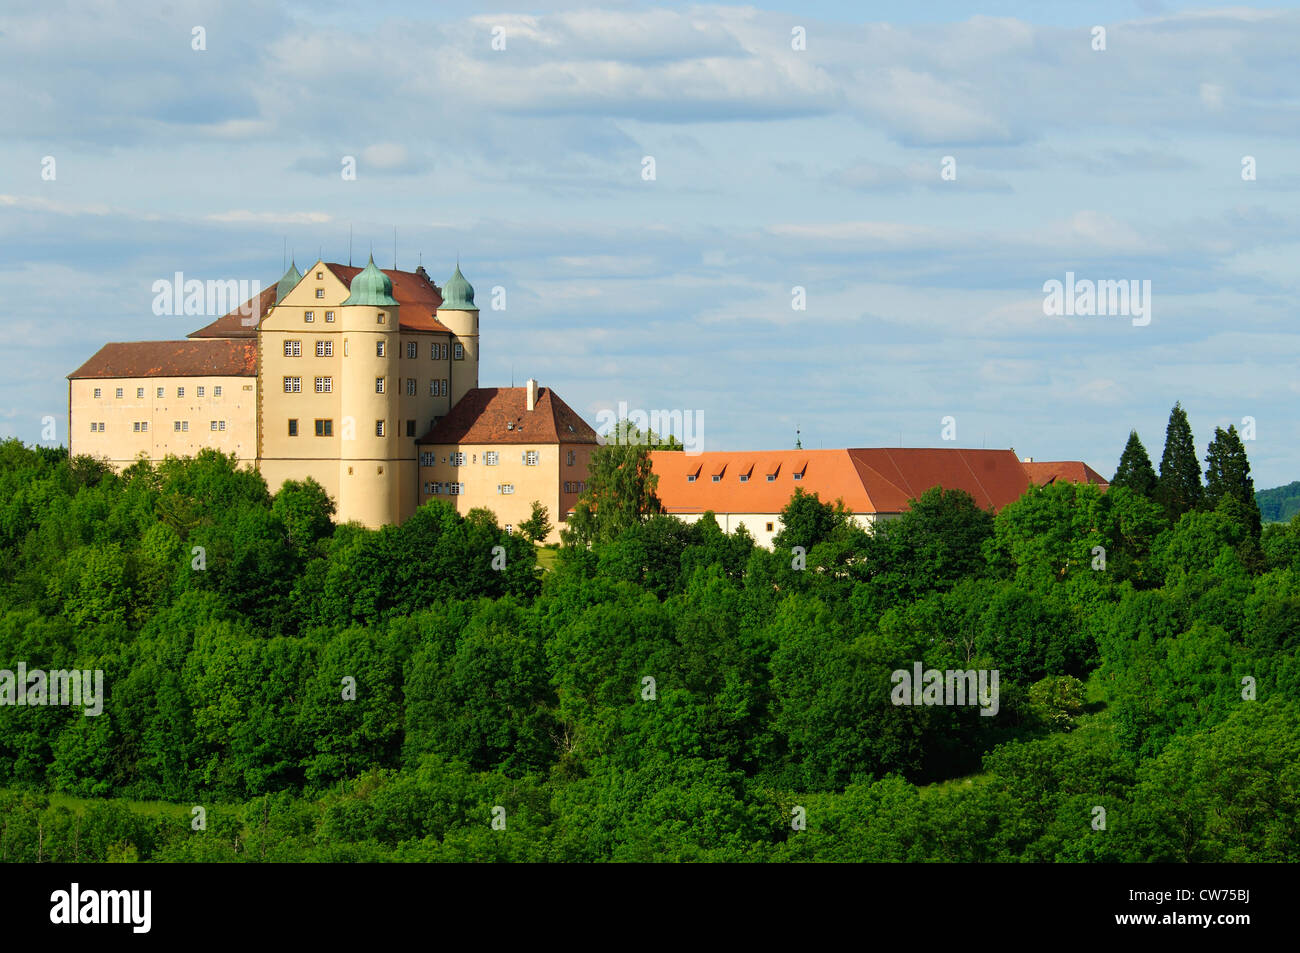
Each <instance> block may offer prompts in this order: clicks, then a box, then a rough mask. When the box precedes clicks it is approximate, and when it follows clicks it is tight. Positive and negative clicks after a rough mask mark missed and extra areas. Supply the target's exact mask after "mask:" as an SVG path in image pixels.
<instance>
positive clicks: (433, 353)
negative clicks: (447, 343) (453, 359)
mask: <svg viewBox="0 0 1300 953" xmlns="http://www.w3.org/2000/svg"><path fill="white" fill-rule="evenodd" d="M438 347H439V345H438V342H437V341H434V342H433V343H432V344H430V345H429V360H431V361H436V360H437V359H438Z"/></svg>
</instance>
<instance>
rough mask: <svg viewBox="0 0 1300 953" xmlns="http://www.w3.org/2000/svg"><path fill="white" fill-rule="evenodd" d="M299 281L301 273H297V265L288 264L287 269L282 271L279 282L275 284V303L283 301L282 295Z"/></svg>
mask: <svg viewBox="0 0 1300 953" xmlns="http://www.w3.org/2000/svg"><path fill="white" fill-rule="evenodd" d="M282 260H283V259H282ZM300 281H302V275H300V274H299V273H298V265H297V264H296V263H293V264H290V265H289V270H288V271H286V272H285V273H284V277H283V278H281V279H280V283H279V284H278V285H276V286H275V303H276V304H279V303H280V302H281V301H283V300H284V296H285V295H287V294H288V293H289V292H290V291H292V290H293V288H294V285H296V284H298V282H300Z"/></svg>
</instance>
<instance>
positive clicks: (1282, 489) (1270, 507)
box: [1255, 480, 1300, 523]
mask: <svg viewBox="0 0 1300 953" xmlns="http://www.w3.org/2000/svg"><path fill="white" fill-rule="evenodd" d="M1255 502H1256V503H1258V504H1259V515H1260V516H1262V517H1263V518H1264V522H1265V523H1287V522H1290V520H1291V517H1293V516H1295V515H1296V514H1297V513H1300V480H1296V481H1295V482H1294V483H1288V484H1287V485H1286V486H1275V487H1273V489H1271V490H1260V491H1259V492H1258V493H1256V494H1255Z"/></svg>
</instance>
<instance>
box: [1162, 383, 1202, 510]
mask: <svg viewBox="0 0 1300 953" xmlns="http://www.w3.org/2000/svg"><path fill="white" fill-rule="evenodd" d="M1204 496H1205V488H1204V487H1203V486H1201V464H1200V462H1199V461H1198V460H1197V459H1196V442H1195V440H1193V438H1192V425H1191V424H1189V423H1188V422H1187V411H1185V410H1183V406H1182V404H1181V403H1176V404H1174V409H1173V410H1171V411H1170V412H1169V426H1168V427H1166V428H1165V452H1164V455H1163V456H1161V458H1160V478H1159V480H1157V481H1156V499H1157V500H1158V501H1159V502H1160V503H1162V504H1163V505H1164V507H1165V512H1166V513H1168V515H1169V516H1170V518H1171V519H1175V520H1176V519H1178V517H1180V516H1182V515H1183V514H1184V513H1186V512H1187V511H1188V510H1193V509H1196V508H1197V507H1198V506H1200V505H1201V503H1202V501H1203V499H1204Z"/></svg>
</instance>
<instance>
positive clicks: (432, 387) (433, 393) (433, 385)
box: [429, 381, 438, 397]
mask: <svg viewBox="0 0 1300 953" xmlns="http://www.w3.org/2000/svg"><path fill="white" fill-rule="evenodd" d="M429 396H430V397H437V396H438V382H437V381H429Z"/></svg>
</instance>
